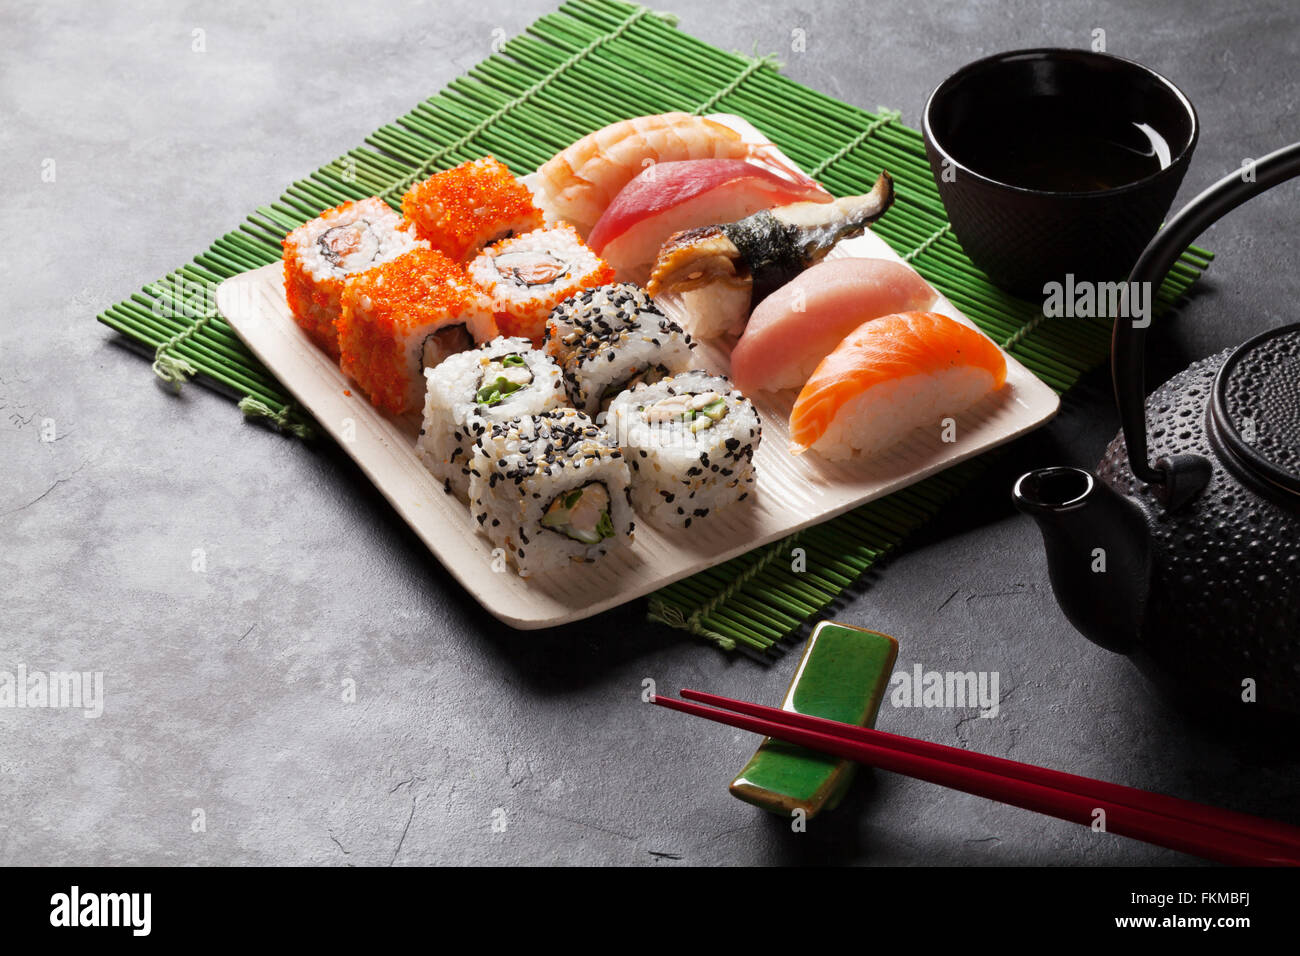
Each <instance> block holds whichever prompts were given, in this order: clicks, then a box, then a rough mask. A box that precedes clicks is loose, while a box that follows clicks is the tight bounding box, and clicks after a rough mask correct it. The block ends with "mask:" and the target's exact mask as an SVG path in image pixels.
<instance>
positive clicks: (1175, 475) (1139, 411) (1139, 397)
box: [1110, 143, 1300, 511]
mask: <svg viewBox="0 0 1300 956" xmlns="http://www.w3.org/2000/svg"><path fill="white" fill-rule="evenodd" d="M1249 171H1253V174H1254V175H1253V178H1252V179H1250V181H1247V176H1246V174H1247V172H1249ZM1295 176H1300V143H1292V144H1291V145H1290V146H1284V147H1283V148H1281V149H1279V150H1277V151H1276V152H1272V153H1269V154H1268V155H1267V156H1265V157H1264V158H1262V159H1259V160H1256V161H1255V163H1254V164H1253V166H1250V167H1243V168H1242V169H1240V170H1238V171H1237V172H1234V173H1229V174H1228V175H1227V176H1224V177H1223V178H1222V179H1220V180H1219V181H1218V182H1217V183H1215V184H1214V185H1213V186H1211V187H1210V188H1209V189H1207V190H1205V192H1203V193H1201V194H1200V195H1199V196H1197V197H1196V198H1195V199H1193V200H1192V201H1191V202H1190V203H1188V204H1187V205H1186V206H1185V207H1184V208H1183V209H1182V210H1181V211H1180V212H1179V213H1178V214H1177V215H1176V216H1174V217H1173V218H1172V219H1170V220H1169V222H1167V223H1166V224H1165V226H1164V228H1163V229H1161V230H1160V232H1159V233H1157V234H1156V237H1155V238H1154V239H1152V240H1151V243H1150V245H1148V246H1147V247H1146V249H1145V250H1143V252H1142V255H1141V256H1140V257H1139V258H1138V261H1137V264H1136V265H1134V266H1133V271H1132V272H1131V273H1130V274H1129V282H1130V283H1134V282H1149V283H1151V289H1152V292H1153V299H1154V291H1155V290H1156V289H1158V288H1159V287H1160V283H1161V282H1163V281H1164V278H1165V276H1166V275H1167V274H1168V272H1169V270H1170V269H1171V268H1173V265H1174V263H1175V262H1176V261H1178V257H1179V256H1181V255H1182V254H1183V250H1185V249H1186V248H1187V247H1188V246H1189V245H1191V243H1192V241H1193V240H1194V239H1195V238H1196V237H1197V236H1199V235H1200V234H1201V233H1202V232H1204V231H1205V230H1206V229H1208V228H1209V227H1210V226H1211V225H1213V224H1214V223H1215V222H1217V221H1218V220H1219V219H1221V218H1222V217H1223V216H1225V215H1226V214H1227V213H1229V212H1231V211H1232V210H1233V209H1235V208H1236V207H1237V206H1240V205H1241V204H1242V203H1244V202H1245V201H1246V200H1248V199H1251V198H1253V197H1254V196H1257V195H1258V194H1259V193H1262V192H1264V191H1265V190H1266V189H1270V188H1272V187H1273V186H1276V185H1277V184H1278V183H1281V182H1285V181H1286V180H1288V179H1291V178H1292V177H1295ZM1148 325H1150V322H1149V321H1148V322H1146V323H1144V324H1142V325H1138V324H1136V323H1134V322H1132V321H1128V320H1125V319H1122V318H1118V317H1117V318H1116V319H1115V329H1114V332H1113V333H1112V338H1111V350H1110V355H1111V358H1110V363H1111V365H1110V367H1111V376H1112V378H1113V379H1114V382H1115V401H1116V403H1117V404H1118V405H1119V417H1120V424H1121V426H1122V427H1123V430H1124V442H1125V445H1126V446H1127V447H1128V460H1129V466H1130V467H1131V468H1132V469H1133V474H1134V475H1136V476H1137V477H1138V479H1140V480H1141V481H1144V482H1146V483H1147V484H1149V485H1151V486H1152V487H1153V489H1154V490H1155V491H1156V493H1157V496H1158V497H1159V498H1160V501H1161V503H1162V504H1163V505H1164V506H1165V508H1166V509H1168V510H1170V511H1173V510H1176V509H1178V508H1179V507H1181V506H1182V505H1184V504H1186V503H1187V502H1188V501H1190V500H1191V499H1193V498H1195V497H1196V496H1197V495H1198V494H1200V492H1201V491H1202V490H1203V489H1204V488H1205V486H1206V485H1207V484H1209V481H1210V463H1209V462H1208V461H1207V460H1206V459H1205V458H1203V457H1201V456H1200V455H1174V456H1172V457H1169V458H1161V459H1160V460H1159V461H1157V462H1155V463H1153V464H1151V463H1148V460H1147V421H1146V328H1147V326H1148Z"/></svg>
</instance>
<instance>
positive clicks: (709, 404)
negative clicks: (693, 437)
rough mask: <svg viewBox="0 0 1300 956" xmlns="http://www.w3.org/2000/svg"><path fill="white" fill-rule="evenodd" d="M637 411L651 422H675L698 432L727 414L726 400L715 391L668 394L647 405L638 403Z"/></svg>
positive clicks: (659, 423) (710, 426)
mask: <svg viewBox="0 0 1300 956" xmlns="http://www.w3.org/2000/svg"><path fill="white" fill-rule="evenodd" d="M637 411H639V412H642V413H643V414H644V415H645V420H646V421H647V422H650V423H651V424H656V425H666V424H669V423H671V422H677V423H680V424H682V425H684V426H685V427H686V428H687V429H688V430H690V431H692V432H695V433H699V432H702V431H704V430H705V429H708V428H712V427H713V425H714V423H715V422H720V421H722V419H723V418H725V417H726V415H727V400H726V399H725V398H724V397H723V396H721V395H719V394H718V393H717V392H700V393H699V394H698V395H669V396H668V397H667V398H661V399H659V401H657V402H651V403H650V404H649V405H638V406H637Z"/></svg>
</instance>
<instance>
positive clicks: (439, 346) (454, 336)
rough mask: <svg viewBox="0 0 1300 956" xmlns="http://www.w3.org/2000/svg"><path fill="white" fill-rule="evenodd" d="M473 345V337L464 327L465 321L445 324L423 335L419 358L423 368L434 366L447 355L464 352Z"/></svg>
mask: <svg viewBox="0 0 1300 956" xmlns="http://www.w3.org/2000/svg"><path fill="white" fill-rule="evenodd" d="M473 347H474V338H473V336H471V335H470V334H469V329H467V328H465V323H463V322H462V323H460V324H458V325H446V326H443V327H442V328H440V329H439V330H438V331H437V332H434V333H432V334H430V335H426V336H425V337H424V345H423V347H422V348H421V350H420V360H421V362H422V363H423V365H424V367H425V368H436V367H437V366H438V363H439V362H441V361H442V360H443V359H445V358H446V357H447V356H448V355H455V354H456V353H457V352H464V351H465V350H466V349H472V348H473Z"/></svg>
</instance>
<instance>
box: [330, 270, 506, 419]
mask: <svg viewBox="0 0 1300 956" xmlns="http://www.w3.org/2000/svg"><path fill="white" fill-rule="evenodd" d="M342 303H343V313H342V315H341V316H340V317H339V348H340V349H341V355H340V357H339V366H340V367H341V368H342V369H343V372H344V373H345V374H346V375H348V376H350V377H351V378H352V380H353V381H354V382H356V383H357V385H359V386H360V387H361V388H362V390H364V391H365V393H366V394H367V395H368V396H369V398H370V401H371V403H372V404H374V405H375V406H376V407H378V408H380V409H383V410H384V411H386V412H388V413H390V414H392V415H401V414H403V413H405V412H410V411H415V410H416V409H418V408H420V406H421V404H422V403H423V401H424V392H425V387H424V386H425V382H424V370H425V369H426V368H435V367H436V366H437V365H438V363H440V362H441V361H442V360H443V359H445V358H446V357H447V356H449V355H454V354H456V353H457V352H463V351H465V350H466V349H472V348H473V347H474V346H475V344H481V343H483V342H488V341H491V340H492V339H494V338H496V334H497V329H496V322H495V321H493V318H492V310H491V309H490V308H489V307H488V302H487V300H486V299H485V298H484V297H483V293H481V292H479V291H478V290H477V289H476V288H474V286H473V284H471V283H470V281H469V279H468V278H467V277H466V275H465V272H464V270H463V269H461V267H460V266H458V265H457V264H456V263H454V262H452V261H451V260H450V259H448V258H447V257H446V256H444V255H443V254H442V253H440V252H435V251H433V250H431V249H414V250H412V251H411V252H408V253H407V254H406V255H404V256H401V257H400V258H398V259H394V260H393V261H392V262H387V263H384V264H383V265H382V266H379V267H378V268H376V269H371V270H369V271H368V272H363V273H361V274H359V275H355V276H353V277H352V278H350V279H349V280H348V282H347V285H346V286H345V287H344V289H343V296H342Z"/></svg>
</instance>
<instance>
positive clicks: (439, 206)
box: [402, 156, 544, 263]
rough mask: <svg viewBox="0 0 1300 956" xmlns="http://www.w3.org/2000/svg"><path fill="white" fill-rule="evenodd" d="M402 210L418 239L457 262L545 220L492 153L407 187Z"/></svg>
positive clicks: (525, 188)
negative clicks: (412, 224)
mask: <svg viewBox="0 0 1300 956" xmlns="http://www.w3.org/2000/svg"><path fill="white" fill-rule="evenodd" d="M402 212H403V213H404V214H405V215H406V218H407V219H409V220H411V222H413V223H414V224H415V230H416V233H417V234H418V235H419V237H420V238H421V239H424V240H426V241H427V242H428V243H429V244H430V245H432V246H433V248H434V249H437V250H438V251H439V252H441V253H443V254H444V255H446V256H448V257H449V258H451V259H454V260H456V261H457V262H462V263H464V262H468V261H469V260H470V259H472V258H474V256H476V255H478V252H479V250H480V249H482V248H483V247H484V246H486V245H488V244H489V243H492V242H496V241H497V240H498V239H504V238H506V237H508V236H513V235H518V234H519V233H524V232H530V231H531V230H533V229H540V228H542V225H543V218H544V217H543V215H542V211H541V210H540V209H538V208H537V206H536V205H534V203H533V194H532V193H531V192H529V191H528V187H527V186H525V185H524V184H523V183H521V182H519V180H517V179H515V177H514V175H513V174H512V173H511V172H510V170H509V169H507V168H506V167H505V165H504V164H502V163H500V162H498V161H497V160H495V159H493V158H492V157H491V156H484V157H483V158H481V159H475V160H471V161H470V162H467V163H461V165H459V166H457V167H455V168H454V169H448V170H445V171H444V172H441V173H436V174H434V175H433V176H430V177H429V178H428V179H426V180H424V182H421V183H417V184H416V185H414V186H412V187H411V188H410V189H409V190H407V192H406V195H404V196H403V197H402Z"/></svg>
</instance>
